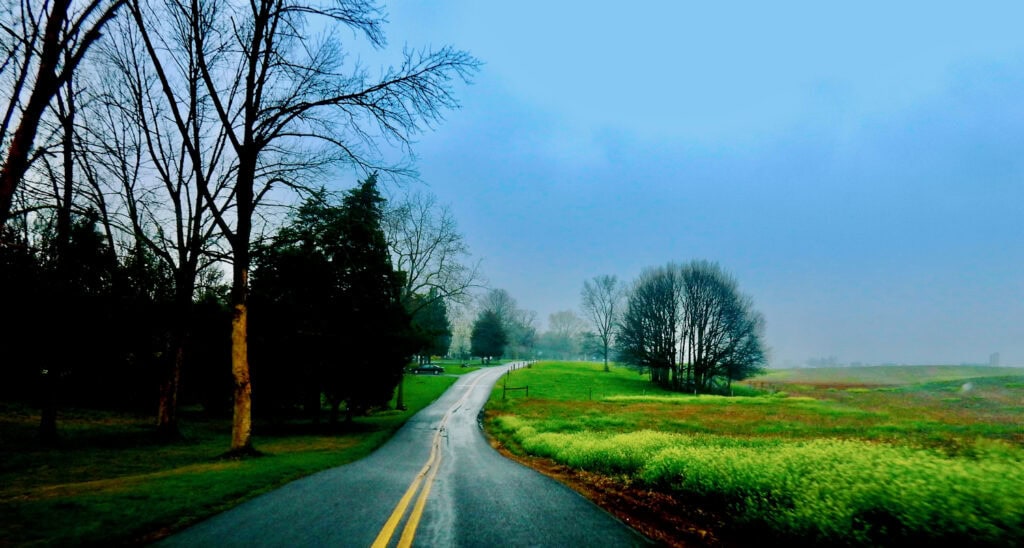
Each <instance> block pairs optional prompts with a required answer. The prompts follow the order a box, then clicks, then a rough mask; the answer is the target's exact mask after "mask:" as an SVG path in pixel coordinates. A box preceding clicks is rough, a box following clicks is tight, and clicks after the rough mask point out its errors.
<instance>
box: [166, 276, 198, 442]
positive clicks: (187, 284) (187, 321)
mask: <svg viewBox="0 0 1024 548" xmlns="http://www.w3.org/2000/svg"><path fill="white" fill-rule="evenodd" d="M175 278H176V280H175V290H174V303H173V305H172V306H174V317H173V322H174V325H172V326H171V329H172V332H173V335H172V336H171V347H172V348H171V352H172V354H173V360H171V361H170V362H169V363H168V364H167V365H166V368H165V370H164V374H163V378H162V379H161V380H160V400H159V407H158V410H157V424H156V430H157V435H158V436H159V437H161V438H163V439H176V438H179V437H180V436H181V431H180V430H179V428H178V389H179V387H180V386H181V371H182V369H183V368H184V365H185V359H186V352H187V349H188V345H189V339H190V338H191V334H192V333H191V332H192V293H193V286H194V284H195V281H194V280H195V274H194V273H193V274H189V273H188V272H183V271H180V270H179V272H178V275H177V276H175Z"/></svg>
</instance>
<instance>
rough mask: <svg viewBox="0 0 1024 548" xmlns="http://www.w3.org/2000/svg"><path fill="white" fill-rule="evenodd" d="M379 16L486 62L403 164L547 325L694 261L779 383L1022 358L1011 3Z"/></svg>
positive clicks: (491, 9) (495, 275)
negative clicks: (757, 338) (750, 326)
mask: <svg viewBox="0 0 1024 548" xmlns="http://www.w3.org/2000/svg"><path fill="white" fill-rule="evenodd" d="M388 9H389V12H390V20H391V22H392V24H391V29H390V30H389V32H390V33H391V34H392V35H393V36H402V37H403V38H404V39H407V40H408V41H409V43H416V44H420V43H435V44H439V43H452V44H454V45H456V46H458V47H459V48H464V49H467V50H469V51H470V52H472V53H473V54H474V55H475V56H477V57H479V58H480V59H481V60H483V61H484V62H485V65H484V67H483V69H482V71H481V72H480V74H479V75H478V76H477V78H476V79H475V83H474V85H472V86H469V87H467V88H465V89H464V90H463V91H462V92H461V95H460V96H461V97H462V98H463V100H462V104H463V108H462V109H461V110H459V111H456V112H453V113H452V114H451V115H450V116H449V117H448V120H447V121H446V122H445V123H444V124H442V125H441V126H440V127H439V128H438V130H437V131H436V132H434V133H429V134H425V135H423V136H422V138H421V139H420V142H419V143H417V145H416V152H417V154H418V156H419V163H418V168H419V172H420V174H421V178H422V181H423V183H424V184H426V185H429V187H430V190H431V192H433V193H435V194H437V195H438V198H439V200H440V201H442V202H446V203H450V204H451V205H452V211H453V213H454V214H455V216H456V218H457V220H458V222H459V227H460V229H461V230H462V231H463V232H464V233H465V234H466V237H467V241H468V243H469V244H470V246H471V249H472V251H473V252H474V254H475V255H476V256H478V257H482V258H483V259H484V270H485V272H486V274H487V277H488V279H489V281H490V284H491V286H493V287H499V288H504V289H507V290H508V291H509V292H510V293H511V294H512V295H513V296H514V297H515V298H516V299H517V300H518V301H519V304H520V306H521V307H523V308H526V309H531V310H535V311H537V313H538V316H539V317H540V318H547V316H548V315H549V314H550V313H552V312H555V311H558V310H565V309H578V307H579V292H580V288H581V286H582V284H583V281H584V280H585V279H589V278H591V277H593V276H595V275H599V274H616V275H618V276H619V277H620V278H623V279H626V280H632V279H634V278H635V277H636V276H637V274H639V272H640V271H641V270H642V269H643V268H645V267H648V266H654V265H660V264H664V263H666V262H669V261H688V260H691V259H707V260H711V261H717V262H719V263H720V264H721V265H722V267H723V268H725V269H726V270H727V271H729V272H730V273H732V274H733V275H734V276H735V277H736V278H737V280H738V281H739V284H740V289H741V290H742V291H744V292H746V293H748V294H750V295H751V296H752V297H753V299H754V302H755V306H756V307H757V308H758V309H759V310H760V311H761V312H762V313H763V314H764V316H765V319H766V324H767V330H766V337H765V339H766V344H767V346H768V347H770V349H771V354H770V363H771V365H772V366H799V365H806V364H808V363H818V364H821V363H823V361H822V360H824V361H826V362H827V361H829V360H830V359H832V360H833V361H834V362H835V363H843V364H850V363H860V364H885V363H893V364H961V363H971V364H988V363H990V361H991V357H992V355H993V354H995V353H998V354H999V359H998V363H999V365H1024V269H1022V267H1024V246H1022V242H1024V154H1022V152H1024V93H1021V92H1020V90H1022V89H1024V35H1021V34H1020V32H1019V29H1018V28H1016V25H1014V24H1013V22H1014V21H1019V20H1021V17H1022V16H1024V6H1021V5H1019V4H1016V3H1012V2H986V3H983V4H978V5H971V6H969V7H968V6H966V5H945V4H934V3H924V2H919V3H908V4H900V5H899V6H893V5H891V4H887V3H870V2H869V3H859V4H857V5H851V6H844V7H827V6H822V5H818V4H805V3H790V2H783V3H779V4H775V3H773V4H772V5H771V6H746V7H745V8H744V10H743V11H740V12H736V11H735V8H734V7H724V6H723V7H717V6H689V5H682V4H679V3H674V2H655V3H651V4H645V5H644V8H643V11H642V12H637V13H636V14H634V15H629V14H625V13H623V8H622V6H621V5H613V4H608V3H600V2H599V3H586V4H584V3H565V4H563V3H558V4H555V5H551V4H550V3H545V4H541V3H537V2H526V3H517V4H515V5H501V6H499V5H492V4H490V3H471V2H456V3H446V4H444V5H441V6H436V5H432V4H431V5H427V4H418V3H417V4H404V3H403V4H392V5H389V6H388ZM541 327H542V328H543V327H544V326H543V325H542V326H541ZM833 357H834V358H833Z"/></svg>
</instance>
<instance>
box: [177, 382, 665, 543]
mask: <svg viewBox="0 0 1024 548" xmlns="http://www.w3.org/2000/svg"><path fill="white" fill-rule="evenodd" d="M506 367H507V366H502V367H492V368H484V369H481V370H479V371H474V372H473V373H469V374H467V375H463V376H462V377H460V378H459V380H458V381H457V382H456V383H455V384H454V385H453V386H452V387H451V388H450V389H449V390H448V391H447V392H445V394H444V395H443V396H441V398H439V399H438V400H437V401H436V402H434V403H433V404H431V405H430V406H429V407H427V408H425V409H423V410H422V411H420V412H419V413H417V414H416V415H415V416H414V417H412V418H411V419H409V421H408V422H407V423H406V424H405V426H403V427H402V428H401V429H400V430H399V431H398V432H397V433H396V435H395V436H394V437H393V438H392V439H391V440H390V441H389V442H388V443H386V444H385V445H384V446H382V447H381V448H380V449H378V450H377V451H376V452H374V453H373V454H372V455H370V456H368V457H366V458H364V459H362V460H360V461H357V462H354V463H351V464H348V465H345V466H341V467H338V468H334V469H331V470H326V471H324V472H320V473H318V474H314V475H312V476H309V477H307V478H303V479H301V480H298V481H294V482H292V483H289V484H288V485H285V486H284V487H282V488H281V489H278V490H276V491H273V492H270V493H267V494H265V495H261V496H259V497H257V498H255V499H253V500H250V501H249V502H246V503H245V504H242V505H240V506H238V507H236V508H234V509H232V510H229V511H227V512H224V513H223V514H219V515H217V516H214V517H213V518H211V519H209V520H206V521H204V522H202V523H199V524H197V525H195V526H194V527H191V528H189V529H186V530H184V531H182V532H180V533H178V534H176V535H174V536H171V537H168V538H167V539H164V540H163V541H162V542H161V543H160V545H162V546H189V547H192V546H217V547H228V546H408V545H412V546H439V547H441V546H444V547H447V546H488V547H493V546H559V547H564V546H636V545H646V544H648V541H647V540H646V539H645V538H644V537H641V536H640V535H638V534H637V533H635V532H634V531H633V530H632V529H630V528H629V527H627V526H625V525H624V524H622V523H621V522H620V521H618V520H617V519H615V518H614V517H612V516H611V515H609V514H608V513H606V512H605V511H603V510H601V509H600V508H598V507H597V506H595V505H594V504H593V503H591V502H590V501H588V500H586V499H585V498H583V497H582V496H580V495H579V494H577V493H576V492H574V491H572V490H571V489H569V488H567V487H565V486H563V485H562V484H560V483H558V482H556V481H554V480H552V479H550V478H547V477H545V476H543V475H541V474H539V473H537V472H535V471H533V470H531V469H529V468H526V467H524V466H522V465H520V464H518V463H515V462H512V461H510V460H508V459H506V458H504V457H502V456H501V455H500V454H498V452H497V451H495V450H494V449H493V448H492V447H491V446H490V445H488V443H487V441H486V439H485V438H484V436H483V433H482V432H481V430H480V427H479V424H478V422H477V419H478V415H479V413H480V410H481V408H482V407H483V405H484V403H485V402H486V401H487V398H488V396H489V395H490V389H491V387H492V386H493V385H494V383H495V382H496V381H497V380H498V379H499V378H500V376H501V375H502V373H504V371H505V369H506ZM403 502H404V506H403Z"/></svg>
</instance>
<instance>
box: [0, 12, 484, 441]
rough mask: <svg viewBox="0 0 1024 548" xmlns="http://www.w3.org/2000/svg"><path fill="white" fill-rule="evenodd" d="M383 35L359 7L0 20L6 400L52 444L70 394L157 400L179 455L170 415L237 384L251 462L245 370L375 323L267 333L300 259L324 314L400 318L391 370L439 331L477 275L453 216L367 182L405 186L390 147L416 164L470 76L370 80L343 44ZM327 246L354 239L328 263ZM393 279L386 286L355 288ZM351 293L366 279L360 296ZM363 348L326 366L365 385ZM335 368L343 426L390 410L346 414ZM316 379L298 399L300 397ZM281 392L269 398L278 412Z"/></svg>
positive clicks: (238, 415)
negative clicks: (316, 273)
mask: <svg viewBox="0 0 1024 548" xmlns="http://www.w3.org/2000/svg"><path fill="white" fill-rule="evenodd" d="M385 22H386V21H385V18H384V14H383V12H382V10H381V8H380V6H378V5H377V3H376V2H373V1H369V0H336V1H333V2H328V3H319V2H317V3H314V2H303V1H299V0H257V1H255V2H231V1H225V2H205V1H194V0H170V1H161V2H149V1H146V0H93V1H89V2H76V3H72V2H67V1H64V2H31V1H26V2H18V3H16V4H12V5H10V6H7V7H5V8H3V10H0V100H2V101H3V103H2V104H0V106H2V107H3V119H2V121H0V145H2V147H0V154H2V155H3V156H2V157H0V163H2V167H0V230H2V232H0V267H2V269H3V270H2V274H0V276H3V280H2V281H3V282H4V284H5V285H4V286H3V287H4V293H5V297H6V298H5V304H6V306H5V307H4V313H3V325H2V326H0V329H2V333H3V336H4V338H5V341H6V344H5V349H4V350H5V351H4V354H5V360H4V362H5V366H4V367H3V368H0V369H2V371H0V375H3V377H4V379H3V381H4V382H2V383H0V384H2V386H3V387H4V388H3V390H5V391H6V392H8V394H7V395H20V396H24V395H25V394H26V393H30V394H34V395H35V399H36V401H38V402H39V404H40V406H41V408H42V410H43V412H42V414H41V415H42V419H41V425H40V428H41V433H42V434H43V437H44V439H53V437H54V436H55V435H56V408H57V405H58V400H60V399H62V398H69V397H70V398H71V399H67V400H65V401H68V402H77V401H82V402H88V401H93V402H98V401H107V400H108V399H111V398H112V399H113V400H114V401H116V402H118V403H119V404H126V405H127V404H131V405H144V402H146V401H150V400H151V398H150V397H149V396H148V395H149V394H152V393H154V392H155V393H156V394H157V396H158V397H157V400H158V407H159V410H158V412H157V417H158V419H157V420H158V428H159V430H160V431H161V432H162V433H163V434H166V435H168V436H172V437H173V436H174V435H175V434H176V432H177V409H178V407H179V405H180V403H179V401H180V399H181V397H183V396H184V397H188V398H193V399H202V400H207V403H209V405H210V406H211V407H216V406H218V405H219V404H218V403H216V402H215V401H214V400H219V399H220V397H219V396H217V397H215V396H214V394H218V395H219V394H223V387H225V386H226V387H227V388H228V391H229V393H230V397H229V398H228V399H229V400H230V402H231V403H230V404H229V405H230V406H231V408H232V441H231V447H230V449H231V451H232V452H235V453H245V452H249V451H251V450H252V422H251V419H252V401H251V391H252V381H251V376H252V375H256V376H257V377H259V376H260V375H265V376H266V378H272V377H273V374H272V373H271V372H270V369H271V368H272V367H273V366H266V368H265V369H264V370H263V371H262V373H261V372H260V370H259V369H258V368H259V367H261V366H260V365H259V363H260V362H261V360H263V359H264V358H263V357H262V356H260V357H258V356H257V354H256V352H263V351H266V352H267V353H268V354H267V355H268V356H269V355H271V354H273V353H275V352H277V353H279V354H278V355H280V353H281V352H284V349H286V348H288V345H287V344H285V343H283V342H282V341H283V340H285V339H288V338H289V337H299V338H303V337H305V338H307V339H309V340H320V339H318V337H322V336H323V334H324V333H326V332H327V331H328V330H329V329H342V330H344V329H356V328H357V327H359V328H361V327H363V326H362V325H357V323H355V322H354V321H352V322H350V323H345V324H340V327H339V325H335V324H330V322H334V321H335V320H330V322H328V323H329V325H328V324H319V325H314V323H315V321H316V320H315V319H309V318H304V319H302V321H297V323H295V324H292V325H291V326H287V325H283V324H281V325H277V326H273V325H272V322H267V323H261V322H263V321H264V320H267V319H268V318H269V317H268V316H263V315H262V314H263V313H265V312H269V311H271V310H278V309H279V308H275V307H280V309H281V310H285V309H287V308H288V306H289V303H292V304H295V302H298V300H301V298H302V296H301V295H299V294H297V293H296V291H298V290H290V289H285V288H282V286H281V284H282V283H285V281H286V280H287V279H288V276H294V275H295V272H294V271H292V270H290V268H291V267H293V266H295V263H296V262H301V261H300V260H308V261H311V263H310V264H313V263H316V264H318V265H319V266H320V267H322V271H321V272H320V274H322V276H323V277H322V279H320V278H318V279H317V282H318V283H322V284H327V280H329V281H330V283H331V284H333V285H331V286H330V287H329V288H328V285H329V284H327V285H322V286H321V288H326V289H324V290H325V291H327V290H328V289H329V291H333V293H328V294H325V295H324V299H323V300H324V302H330V303H333V304H334V305H335V307H336V308H335V313H336V314H338V315H341V316H344V315H346V313H348V312H349V311H351V310H355V309H356V308H357V307H364V308H365V306H368V305H367V303H363V302H361V301H359V299H361V298H362V297H364V296H365V297H366V298H367V299H371V300H372V299H383V300H385V301H388V302H390V303H392V304H396V303H397V305H401V306H400V308H401V310H399V308H398V307H397V305H396V306H392V307H391V308H389V309H388V310H391V311H392V312H393V314H392V316H389V318H390V319H387V320H385V319H381V318H376V319H374V320H373V321H381V322H386V321H393V322H396V324H395V325H397V324H399V323H401V324H402V329H397V328H396V332H399V331H401V332H402V333H405V335H403V336H406V335H407V336H408V337H407V339H408V340H409V341H411V342H408V344H405V343H403V344H397V345H395V349H396V352H397V354H404V355H405V357H408V355H412V354H415V353H417V352H421V351H422V348H419V347H417V345H418V344H419V343H417V342H415V341H416V339H417V336H416V334H415V331H416V329H417V327H415V325H416V322H417V321H419V322H420V327H419V329H420V331H424V330H429V329H433V328H427V327H423V325H422V324H423V322H424V321H425V320H424V318H427V317H430V316H433V317H437V316H439V312H438V310H439V307H443V306H445V303H447V302H451V301H457V300H458V299H460V298H463V297H461V296H462V295H463V294H465V293H466V292H467V290H468V288H470V287H472V286H473V285H475V284H476V283H477V282H476V279H477V276H478V273H477V272H476V268H475V267H474V266H472V265H466V264H465V263H464V261H462V259H464V256H465V251H466V250H465V247H464V244H463V243H462V241H461V239H460V237H459V236H458V234H457V233H454V236H453V230H454V226H453V225H452V223H451V222H450V221H451V219H450V215H448V214H447V213H445V212H444V211H443V208H442V209H439V208H437V207H436V205H435V204H431V203H424V200H422V199H416V198H414V197H413V198H409V199H407V200H405V201H404V202H401V203H397V204H394V205H389V204H387V203H386V202H385V201H384V200H383V199H381V198H380V195H379V192H378V191H377V189H376V186H377V184H378V183H377V176H378V175H377V174H389V175H394V176H403V175H405V174H407V173H409V172H410V168H409V165H408V164H407V163H405V162H403V161H399V162H397V163H395V162H393V161H391V162H387V161H384V160H383V158H384V157H385V156H387V155H386V154H384V153H383V152H382V144H385V143H387V144H389V145H397V147H398V148H399V149H400V150H403V151H405V152H408V151H409V146H410V143H411V138H412V136H414V135H415V134H417V133H418V132H420V131H422V130H424V129H426V128H428V127H430V126H431V125H432V124H434V123H436V122H438V121H440V120H441V117H442V115H443V113H444V112H445V111H446V110H448V109H451V108H454V107H456V106H457V104H456V101H455V98H454V95H453V93H454V87H453V85H454V83H455V82H456V81H460V80H461V81H466V80H468V77H469V75H470V74H471V73H472V72H473V71H475V70H476V68H477V66H478V62H477V61H476V60H475V59H474V58H472V57H471V56H470V55H469V54H467V53H466V52H463V51H459V50H456V49H453V48H450V47H443V48H440V49H437V50H428V49H424V50H407V51H406V52H405V53H404V55H403V57H402V60H401V63H400V64H399V65H398V66H394V67H384V68H383V69H381V70H380V71H379V72H376V73H375V74H374V75H373V76H371V73H370V72H369V71H368V70H367V69H366V68H364V67H362V66H360V65H358V64H355V65H353V64H351V63H346V61H347V57H348V55H349V54H350V53H352V52H351V51H349V50H347V49H345V48H343V47H342V43H341V38H342V37H345V36H351V37H353V38H361V39H362V43H363V45H364V46H365V47H367V48H371V49H382V48H384V47H385V45H386V40H385V36H384V32H383V25H384V23H385ZM405 156H406V157H409V155H408V154H406V155H405ZM339 168H342V169H347V170H354V171H355V172H357V173H362V174H364V175H365V178H364V179H363V180H362V181H361V182H360V184H359V185H358V186H357V187H356V188H355V189H353V191H352V192H351V193H349V194H347V195H346V196H345V197H344V198H343V199H342V200H341V202H340V203H338V202H332V200H331V198H330V197H329V196H328V193H326V192H324V191H320V190H318V189H319V187H320V186H322V185H321V184H319V182H322V181H326V180H330V179H337V173H338V172H339ZM296 196H300V197H304V198H305V201H304V202H303V206H302V207H300V208H299V209H298V211H297V212H296V213H295V214H294V215H293V216H292V217H291V218H290V220H289V221H288V224H284V223H283V222H282V218H281V214H280V212H281V211H286V210H287V209H288V208H287V206H288V205H289V204H290V202H291V201H292V200H293V199H294V197H296ZM374 196H376V197H374ZM318 208H319V210H318ZM417 208H419V209H417ZM356 217H358V218H359V222H356V220H355V219H356ZM312 220H315V221H316V222H317V223H320V225H321V226H316V227H311V225H310V222H311V221H312ZM317 231H322V233H321V232H317ZM417 231H419V232H420V234H419V236H420V237H421V238H424V237H435V238H437V239H438V240H439V242H438V243H437V245H436V246H434V247H433V248H432V249H430V250H427V249H426V248H423V247H417V246H416V245H413V243H412V242H413V240H410V239H408V238H406V237H405V236H406V235H407V234H411V233H416V232H417ZM324 234H335V235H339V234H340V235H343V237H344V238H345V241H346V242H349V241H350V243H351V244H352V245H356V242H357V241H359V242H361V244H360V245H359V247H358V249H356V248H345V246H344V245H342V243H341V242H335V243H334V244H330V245H329V244H326V243H325V241H324V240H323V239H322V238H321V236H323V235H324ZM360 238H361V239H360ZM331 245H333V246H334V247H331ZM345 245H348V244H345ZM382 253H386V256H385V255H382ZM445 254H447V255H445ZM385 259H386V260H385ZM318 261H319V262H318ZM385 262H386V263H388V265H387V266H388V267H389V268H391V273H390V274H387V275H383V274H381V275H380V276H376V275H374V276H371V275H370V274H367V273H366V272H370V271H374V269H377V270H376V271H375V272H377V274H380V273H381V272H383V271H384V270H385V264H384V263H385ZM363 263H365V264H363ZM223 265H227V268H221V267H222V266H223ZM261 269H262V272H261ZM360 269H365V270H366V272H363V273H362V274H360V273H359V272H361V270H360ZM222 271H223V272H226V274H227V275H226V276H225V278H226V279H223V280H222V278H221V275H220V274H221V272H222ZM250 278H251V280H250ZM250 281H251V282H252V284H250ZM292 281H295V280H294V278H293V279H292ZM305 281H307V280H303V283H305ZM359 284H369V285H367V287H366V291H365V292H363V293H360V292H359V291H358V290H357V289H356V286H358V285H359ZM251 290H252V291H257V290H258V291H259V292H258V293H253V292H251ZM288 291H292V293H288ZM357 297H358V298H357ZM375 302H376V301H375ZM380 302H383V301H380ZM253 304H255V305H256V308H253V307H252V305H253ZM389 306H391V305H389ZM260 307H263V308H262V309H261V308H260ZM346 307H347V308H346ZM251 308H253V309H252V310H250V309H251ZM261 310H262V311H261ZM282 314H283V313H282ZM385 315H386V314H385ZM403 315H404V316H403ZM250 316H252V319H253V330H252V331H251V330H250ZM440 316H443V314H440ZM283 317H284V316H282V318H283ZM417 318H419V320H417ZM321 319H322V318H321ZM324 321H326V320H324ZM432 321H433V320H432ZM438 321H440V320H438ZM303 322H305V323H303ZM370 323H372V322H370ZM428 323H429V322H428ZM297 325H301V326H302V328H301V329H300V328H292V327H294V326H297ZM343 328H344V329H343ZM317 329H320V331H317ZM403 330H404V331H403ZM318 333H319V334H318ZM435 335H437V333H435ZM438 336H440V335H438ZM423 338H424V337H423V336H422V333H421V336H419V339H420V340H423ZM435 338H436V337H435ZM441 338H443V337H441ZM250 346H251V347H252V348H251V349H250ZM250 350H252V352H253V353H250ZM360 352H361V348H342V349H335V354H336V357H335V361H336V363H340V364H349V365H351V366H352V367H354V368H356V369H358V368H359V367H361V366H360V365H356V364H363V365H364V366H365V365H366V364H367V363H369V362H370V361H371V360H369V359H368V358H366V357H365V356H363V355H361V354H359V353H360ZM349 354H351V357H352V359H351V361H347V359H348V355H349ZM250 356H251V358H250ZM310 359H313V358H310ZM224 360H227V362H225V361H224ZM314 361H315V360H314ZM383 361H384V362H387V363H386V365H382V366H381V370H380V371H379V372H377V373H374V375H378V376H380V377H381V378H383V379H392V380H393V379H394V378H395V375H394V368H396V367H398V366H396V365H394V364H395V363H397V361H398V356H397V355H396V356H389V357H387V358H386V359H385V360H383ZM250 362H252V364H250ZM393 362H394V363H393ZM224 363H230V366H229V367H228V366H224ZM264 363H270V360H267V361H266V362H264ZM375 363H378V362H375ZM250 365H252V366H253V369H252V370H250ZM340 367H341V366H339V368H340ZM327 369H328V368H320V369H319V370H318V371H319V372H320V376H319V379H318V380H317V381H316V383H315V384H316V386H318V387H319V388H320V389H321V392H322V393H323V394H326V397H327V399H328V400H330V402H331V407H332V409H335V410H336V409H337V408H338V405H341V403H338V402H342V403H343V404H345V405H346V406H350V407H351V409H352V411H354V412H355V411H358V410H360V409H362V408H365V407H366V406H368V405H372V404H373V403H374V402H377V401H379V400H380V398H381V397H382V396H380V395H379V393H378V392H376V389H374V390H366V391H365V394H367V398H368V400H367V401H361V400H360V401H357V398H354V397H353V396H351V395H350V393H351V392H352V388H351V386H350V387H348V388H342V387H340V383H342V380H341V379H337V382H336V383H334V384H332V382H331V381H330V380H329V379H327V377H328V376H329V373H328V371H327ZM343 376H344V377H345V380H344V382H346V383H349V384H352V385H353V386H354V385H358V384H359V382H362V380H361V379H362V377H360V376H359V374H353V375H343ZM183 378H184V379H185V380H184V381H183V380H182V379H183ZM309 383H310V384H308V385H307V386H305V387H304V388H302V389H298V390H297V392H298V394H297V396H296V397H298V398H299V399H301V400H303V401H306V402H307V403H308V402H310V401H311V400H312V396H311V393H312V388H311V387H312V386H313V385H314V383H313V380H310V381H309ZM264 386H266V388H267V391H268V394H269V393H271V392H272V391H273V390H274V388H272V382H267V383H266V384H265V385H264ZM149 387H158V389H155V388H149ZM183 387H185V391H184V392H182V390H183ZM200 387H201V388H200ZM381 391H383V388H381ZM204 392H209V394H203V393H204ZM283 392H285V391H284V389H282V394H276V395H275V396H274V398H276V400H277V402H278V404H280V405H282V406H283V405H285V404H286V403H287V401H289V398H288V397H285V395H284V394H283ZM72 393H73V396H72ZM274 398H270V399H274ZM135 400H137V401H135Z"/></svg>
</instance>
